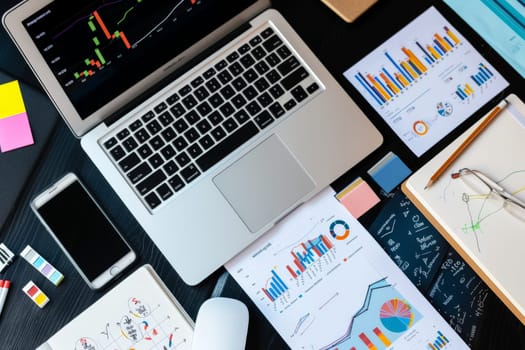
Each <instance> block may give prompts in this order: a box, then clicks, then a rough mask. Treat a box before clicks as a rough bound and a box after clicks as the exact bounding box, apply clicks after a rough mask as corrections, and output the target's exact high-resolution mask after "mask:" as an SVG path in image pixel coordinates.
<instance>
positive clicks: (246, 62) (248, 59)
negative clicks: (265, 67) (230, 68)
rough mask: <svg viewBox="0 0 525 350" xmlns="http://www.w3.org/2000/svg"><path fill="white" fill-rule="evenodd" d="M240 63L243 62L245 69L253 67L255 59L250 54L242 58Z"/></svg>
mask: <svg viewBox="0 0 525 350" xmlns="http://www.w3.org/2000/svg"><path fill="white" fill-rule="evenodd" d="M239 62H241V64H242V66H243V67H244V68H249V67H251V66H252V65H253V64H254V63H255V60H254V59H253V57H252V56H251V55H250V54H249V53H248V54H246V55H244V56H242V57H241V59H240V60H239Z"/></svg>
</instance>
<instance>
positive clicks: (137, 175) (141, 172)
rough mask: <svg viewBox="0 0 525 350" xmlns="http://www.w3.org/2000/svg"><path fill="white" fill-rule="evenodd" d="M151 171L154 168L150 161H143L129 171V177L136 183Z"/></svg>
mask: <svg viewBox="0 0 525 350" xmlns="http://www.w3.org/2000/svg"><path fill="white" fill-rule="evenodd" d="M151 172H152V170H151V167H150V166H149V165H148V163H142V164H140V165H139V166H138V167H136V168H135V169H133V170H131V171H130V172H129V173H128V178H129V180H130V181H131V183H134V184H135V183H137V182H139V181H140V180H142V179H143V178H145V177H146V176H147V175H148V174H150V173H151Z"/></svg>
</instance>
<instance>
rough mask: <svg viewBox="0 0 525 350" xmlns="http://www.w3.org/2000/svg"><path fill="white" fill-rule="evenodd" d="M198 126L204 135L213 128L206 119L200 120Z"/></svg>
mask: <svg viewBox="0 0 525 350" xmlns="http://www.w3.org/2000/svg"><path fill="white" fill-rule="evenodd" d="M196 126H197V129H198V130H199V132H200V133H201V134H202V135H204V134H206V133H207V132H208V131H210V129H211V125H210V123H209V122H208V121H207V120H206V119H203V120H201V121H200V122H198V123H197V125H196Z"/></svg>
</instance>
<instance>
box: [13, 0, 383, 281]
mask: <svg viewBox="0 0 525 350" xmlns="http://www.w3.org/2000/svg"><path fill="white" fill-rule="evenodd" d="M3 24H4V26H5V28H6V29H7V31H8V32H9V34H10V35H11V37H12V38H13V40H14V42H15V43H16V45H17V46H18V48H19V49H20V51H21V52H22V54H23V56H24V57H25V59H26V60H27V62H28V63H29V65H30V67H31V68H32V69H33V71H34V73H35V75H36V76H37V77H38V79H39V81H40V83H41V84H42V86H43V87H44V89H45V90H46V92H47V93H48V94H49V97H50V98H51V99H52V101H53V103H54V104H55V106H56V108H57V109H58V110H59V112H60V113H61V115H62V117H63V119H64V120H65V122H66V123H67V125H68V126H69V128H70V129H71V131H72V132H73V133H74V134H75V135H76V136H77V137H78V138H79V139H80V142H81V145H82V148H83V149H84V150H85V152H86V153H87V154H88V155H89V157H90V159H91V160H92V161H93V162H94V164H95V165H96V166H97V168H98V169H99V170H100V171H101V173H102V174H103V175H104V177H105V178H106V180H107V181H108V182H109V184H110V185H111V186H112V188H113V189H114V190H115V191H116V193H117V194H118V195H119V196H120V198H121V199H122V201H123V202H124V203H125V204H126V206H127V207H128V208H129V210H130V211H131V213H133V215H134V216H135V217H136V219H137V220H138V222H139V223H140V224H141V225H142V227H143V228H144V230H145V231H146V233H147V234H148V235H149V236H150V237H151V239H152V240H153V241H154V242H155V244H156V245H157V246H158V248H159V249H160V250H161V251H162V253H163V254H164V256H165V257H166V259H167V260H168V261H169V262H170V263H171V265H172V266H173V267H174V269H175V270H176V272H177V273H178V274H179V275H180V276H181V278H182V279H183V280H184V281H185V282H186V283H187V284H189V285H195V284H197V283H199V282H201V281H202V280H203V279H205V278H206V277H207V276H209V275H210V274H211V273H213V272H214V271H215V270H216V269H218V268H219V267H220V266H221V265H223V264H224V263H225V262H226V261H228V260H229V259H230V258H232V257H233V256H234V255H235V254H237V253H238V252H239V251H241V250H242V249H243V248H245V247H246V246H247V245H249V244H250V243H251V242H253V241H254V240H255V239H256V238H257V237H259V236H260V235H262V234H263V233H264V232H266V231H267V230H268V229H270V228H271V227H272V226H273V225H274V224H275V223H276V222H278V221H279V220H280V219H282V218H283V217H284V216H286V214H287V213H289V212H290V211H292V210H293V209H294V208H296V207H298V206H299V205H301V203H303V202H305V201H306V200H308V199H309V198H310V197H312V196H313V195H314V194H316V193H317V192H319V191H320V190H321V189H323V188H325V187H326V186H328V185H329V184H330V183H331V182H333V181H334V180H335V179H336V178H337V177H339V176H340V175H342V174H343V173H344V172H345V171H347V170H349V169H350V168H351V167H352V166H354V165H355V164H356V163H358V162H359V161H360V160H362V159H363V158H364V157H366V156H367V155H368V154H370V153H371V152H372V151H373V150H374V149H376V148H377V147H378V146H379V145H380V144H381V143H382V140H383V139H382V136H381V134H380V133H379V132H378V131H377V130H376V129H375V128H374V126H373V125H372V124H371V123H370V122H369V120H368V119H367V117H366V116H365V115H364V114H363V112H362V111H361V110H360V109H359V108H358V107H357V106H356V104H355V103H354V102H353V101H352V100H351V99H350V98H349V97H348V95H347V94H346V92H345V91H344V90H343V89H342V88H341V87H340V85H338V83H337V82H336V80H335V79H334V78H333V77H332V76H331V75H330V73H329V72H328V71H327V70H326V68H325V67H324V66H323V65H322V64H321V62H320V61H319V60H318V59H317V58H316V57H315V56H314V54H313V53H312V52H311V51H310V50H309V49H308V47H307V46H306V45H305V43H304V42H303V41H302V40H301V38H300V37H299V36H298V35H297V34H296V33H295V32H294V30H293V29H292V28H291V27H290V25H289V24H288V23H287V22H286V21H285V19H284V18H283V17H282V16H281V15H280V14H279V13H278V12H277V11H276V10H275V9H271V8H270V3H269V1H268V0H237V1H219V0H173V1H150V0H142V1H138V0H116V1H112V2H111V1H110V2H108V1H103V0H99V1H68V0H54V1H50V0H27V1H23V2H22V3H20V4H19V5H18V6H16V7H15V8H13V9H11V10H10V11H8V13H6V15H5V16H4V17H3Z"/></svg>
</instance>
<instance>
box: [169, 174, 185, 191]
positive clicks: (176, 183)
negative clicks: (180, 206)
mask: <svg viewBox="0 0 525 350" xmlns="http://www.w3.org/2000/svg"><path fill="white" fill-rule="evenodd" d="M168 183H169V184H170V186H171V188H173V191H175V192H178V191H180V190H182V188H183V187H184V182H183V181H182V179H181V178H180V176H179V175H175V176H174V177H172V178H171V179H169V180H168Z"/></svg>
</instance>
